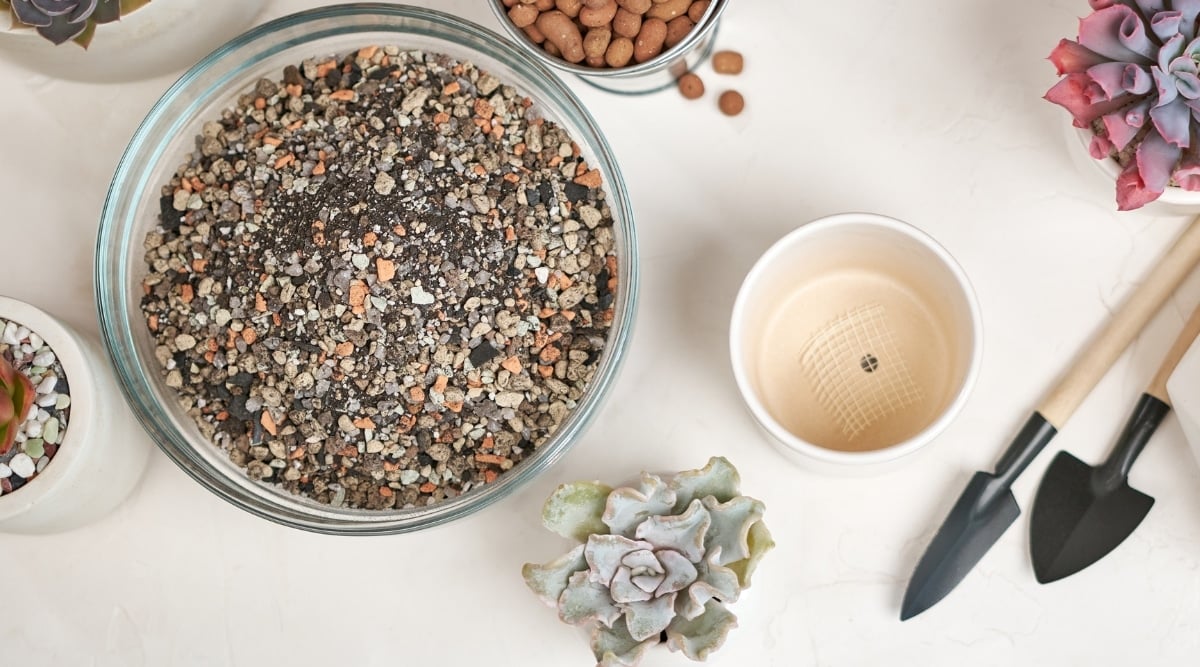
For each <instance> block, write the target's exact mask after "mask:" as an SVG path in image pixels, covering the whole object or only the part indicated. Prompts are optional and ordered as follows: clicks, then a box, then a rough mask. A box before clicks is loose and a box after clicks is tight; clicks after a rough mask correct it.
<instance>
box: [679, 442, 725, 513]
mask: <svg viewBox="0 0 1200 667" xmlns="http://www.w3.org/2000/svg"><path fill="white" fill-rule="evenodd" d="M741 481H742V480H741V477H740V476H739V475H738V471H737V469H736V468H734V467H733V464H732V463H730V462H729V459H726V458H725V457H723V456H714V457H713V458H711V459H709V460H708V464H707V465H705V466H704V467H703V468H701V469H699V470H688V471H685V472H681V473H679V474H678V475H675V477H674V478H673V479H671V483H670V487H671V489H673V490H674V491H675V507H674V511H675V512H676V513H678V512H682V511H683V510H684V508H686V507H687V506H688V505H690V504H692V500H694V499H696V498H704V497H705V496H713V497H714V498H716V499H717V500H719V501H721V502H723V503H724V502H729V501H730V500H731V499H733V498H734V497H736V496H737V495H738V487H739V486H740V485H741Z"/></svg>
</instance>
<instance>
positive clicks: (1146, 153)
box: [1134, 132, 1183, 194]
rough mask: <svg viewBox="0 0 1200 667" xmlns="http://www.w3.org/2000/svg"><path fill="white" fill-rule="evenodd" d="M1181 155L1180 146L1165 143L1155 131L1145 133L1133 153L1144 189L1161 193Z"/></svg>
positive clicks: (1165, 187)
mask: <svg viewBox="0 0 1200 667" xmlns="http://www.w3.org/2000/svg"><path fill="white" fill-rule="evenodd" d="M1182 155H1183V150H1182V149H1181V148H1179V147H1178V146H1174V145H1172V144H1170V143H1167V141H1166V140H1165V139H1163V138H1162V137H1161V136H1160V135H1159V134H1158V133H1157V132H1150V133H1148V134H1146V138H1145V139H1142V143H1140V144H1138V147H1137V152H1136V153H1134V161H1135V162H1136V163H1137V170H1138V175H1140V176H1141V179H1142V183H1143V184H1144V185H1145V187H1146V189H1147V190H1149V191H1151V192H1155V193H1158V194H1162V192H1163V191H1164V190H1166V189H1167V184H1168V183H1170V181H1171V174H1172V173H1174V171H1175V167H1176V165H1178V164H1179V158H1180V156H1182Z"/></svg>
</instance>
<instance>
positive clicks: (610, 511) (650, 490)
mask: <svg viewBox="0 0 1200 667" xmlns="http://www.w3.org/2000/svg"><path fill="white" fill-rule="evenodd" d="M674 506H675V492H674V491H672V490H671V489H670V487H668V486H667V485H666V484H665V483H664V482H663V481H662V479H661V478H659V477H658V476H657V475H651V474H649V473H642V481H641V484H640V485H639V488H638V489H632V488H621V489H617V490H616V491H613V492H612V494H611V495H609V497H608V504H607V505H606V506H605V508H604V515H603V516H602V517H601V519H602V520H603V521H604V523H605V524H607V525H608V527H609V528H610V529H611V530H612V533H613V534H615V535H625V536H627V537H632V536H633V534H634V533H633V531H634V529H636V528H637V527H638V524H640V523H642V522H643V521H645V520H646V517H649V516H655V515H659V514H665V513H668V512H670V511H671V508H672V507H674Z"/></svg>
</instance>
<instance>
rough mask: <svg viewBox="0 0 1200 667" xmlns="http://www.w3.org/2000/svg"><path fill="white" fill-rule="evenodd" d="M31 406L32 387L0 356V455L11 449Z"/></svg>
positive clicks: (23, 375) (25, 378)
mask: <svg viewBox="0 0 1200 667" xmlns="http://www.w3.org/2000/svg"><path fill="white" fill-rule="evenodd" d="M32 405H33V385H32V384H31V383H30V382H29V378H27V377H25V374H24V373H22V372H21V371H18V370H17V369H16V368H13V365H12V364H11V363H10V362H9V361H8V359H6V358H5V357H4V355H0V454H7V453H8V450H10V449H12V446H13V441H14V439H15V438H16V437H17V429H18V428H19V427H20V426H21V423H22V422H23V421H25V416H26V415H28V414H29V408H30V406H32Z"/></svg>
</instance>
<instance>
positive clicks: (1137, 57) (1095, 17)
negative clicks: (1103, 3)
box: [1079, 4, 1154, 64]
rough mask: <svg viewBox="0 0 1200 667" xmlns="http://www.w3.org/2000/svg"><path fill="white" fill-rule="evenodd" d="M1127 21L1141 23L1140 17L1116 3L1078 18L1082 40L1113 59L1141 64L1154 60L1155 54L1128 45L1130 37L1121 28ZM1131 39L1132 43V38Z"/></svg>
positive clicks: (1081, 41) (1080, 40) (1094, 49)
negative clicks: (1143, 52) (1147, 53)
mask: <svg viewBox="0 0 1200 667" xmlns="http://www.w3.org/2000/svg"><path fill="white" fill-rule="evenodd" d="M1126 20H1130V21H1132V22H1134V23H1136V24H1138V25H1141V17H1140V16H1138V14H1137V12H1135V11H1134V10H1132V9H1130V8H1129V7H1126V6H1125V5H1117V4H1114V5H1111V6H1109V7H1105V8H1104V9H1100V10H1098V11H1096V12H1094V13H1092V14H1090V15H1088V16H1087V17H1085V18H1082V19H1080V20H1079V43H1080V44H1081V45H1082V46H1084V47H1086V48H1088V49H1091V50H1092V51H1094V52H1096V53H1098V54H1100V55H1102V56H1105V57H1107V58H1109V59H1110V60H1121V61H1125V62H1131V63H1142V64H1151V63H1153V62H1154V58H1153V57H1152V56H1146V55H1142V54H1141V53H1139V52H1137V51H1134V50H1132V49H1130V48H1129V46H1127V45H1126V41H1127V39H1126V37H1125V35H1124V32H1123V31H1122V28H1124V27H1125V21H1126ZM1131 25H1132V24H1131ZM1142 35H1143V36H1145V29H1144V28H1143V29H1142ZM1128 41H1131V42H1132V41H1133V40H1128ZM1147 41H1149V38H1147Z"/></svg>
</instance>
